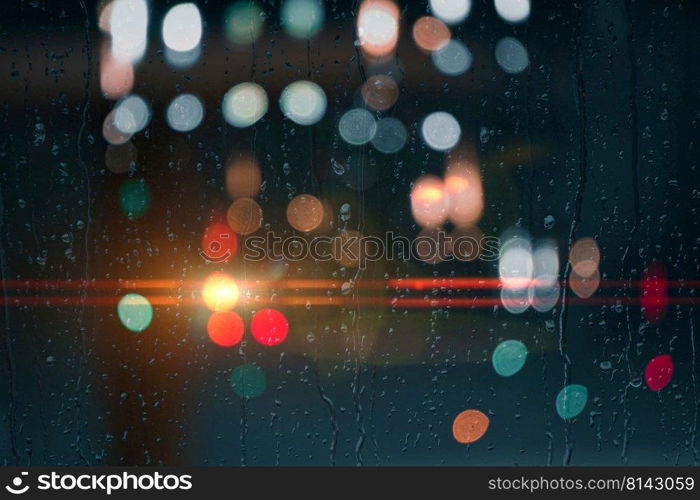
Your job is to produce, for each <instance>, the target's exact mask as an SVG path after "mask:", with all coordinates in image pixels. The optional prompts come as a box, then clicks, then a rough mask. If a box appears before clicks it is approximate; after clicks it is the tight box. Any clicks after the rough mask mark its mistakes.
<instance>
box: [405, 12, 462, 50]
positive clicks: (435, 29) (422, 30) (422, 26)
mask: <svg viewBox="0 0 700 500" xmlns="http://www.w3.org/2000/svg"><path fill="white" fill-rule="evenodd" d="M451 36H452V33H450V28H448V27H447V26H446V25H445V23H443V22H442V21H440V20H439V19H437V18H434V17H431V16H423V17H421V18H420V19H418V20H417V21H416V22H415V24H414V25H413V39H414V40H415V42H416V45H418V46H419V47H420V48H421V49H423V50H425V51H428V52H434V51H436V50H439V49H441V48H442V47H444V46H445V45H447V42H449V41H450V37H451Z"/></svg>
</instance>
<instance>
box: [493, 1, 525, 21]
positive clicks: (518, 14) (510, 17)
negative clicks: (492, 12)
mask: <svg viewBox="0 0 700 500" xmlns="http://www.w3.org/2000/svg"><path fill="white" fill-rule="evenodd" d="M493 3H494V7H496V12H498V15H499V16H501V18H502V19H503V20H504V21H506V22H509V23H520V22H522V21H524V20H525V19H527V18H528V16H529V15H530V0H494V2H493Z"/></svg>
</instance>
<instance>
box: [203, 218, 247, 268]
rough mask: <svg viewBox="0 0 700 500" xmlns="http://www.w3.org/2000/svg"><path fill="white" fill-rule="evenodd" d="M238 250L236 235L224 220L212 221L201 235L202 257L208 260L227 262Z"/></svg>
mask: <svg viewBox="0 0 700 500" xmlns="http://www.w3.org/2000/svg"><path fill="white" fill-rule="evenodd" d="M237 251H238V237H237V236H236V233H234V232H233V230H232V229H231V228H230V227H229V225H228V224H226V223H225V222H212V223H211V224H209V226H208V227H207V228H206V229H205V230H204V236H202V250H201V253H202V257H204V258H205V259H206V260H208V261H210V262H224V263H225V262H229V261H230V260H231V259H232V258H233V256H234V255H236V252H237Z"/></svg>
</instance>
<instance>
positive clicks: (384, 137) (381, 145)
mask: <svg viewBox="0 0 700 500" xmlns="http://www.w3.org/2000/svg"><path fill="white" fill-rule="evenodd" d="M407 139H408V133H407V132H406V127H404V125H403V123H401V120H399V119H398V118H393V117H387V118H382V119H381V120H379V121H378V122H377V132H376V133H375V134H374V137H373V138H372V146H374V148H375V149H376V150H377V151H379V152H381V153H385V154H392V153H398V152H399V151H401V149H403V147H404V145H405V144H406V140H407Z"/></svg>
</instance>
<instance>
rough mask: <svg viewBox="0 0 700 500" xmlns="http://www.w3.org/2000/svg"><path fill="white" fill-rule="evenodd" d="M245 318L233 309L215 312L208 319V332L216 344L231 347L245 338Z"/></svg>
mask: <svg viewBox="0 0 700 500" xmlns="http://www.w3.org/2000/svg"><path fill="white" fill-rule="evenodd" d="M244 331H245V325H244V324H243V318H241V317H240V316H239V315H238V314H237V313H235V312H233V311H225V312H214V313H212V314H211V316H209V321H207V333H208V334H209V338H210V339H211V341H212V342H214V343H215V344H216V345H220V346H222V347H231V346H234V345H236V344H238V343H239V342H240V341H241V339H243V332H244Z"/></svg>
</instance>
